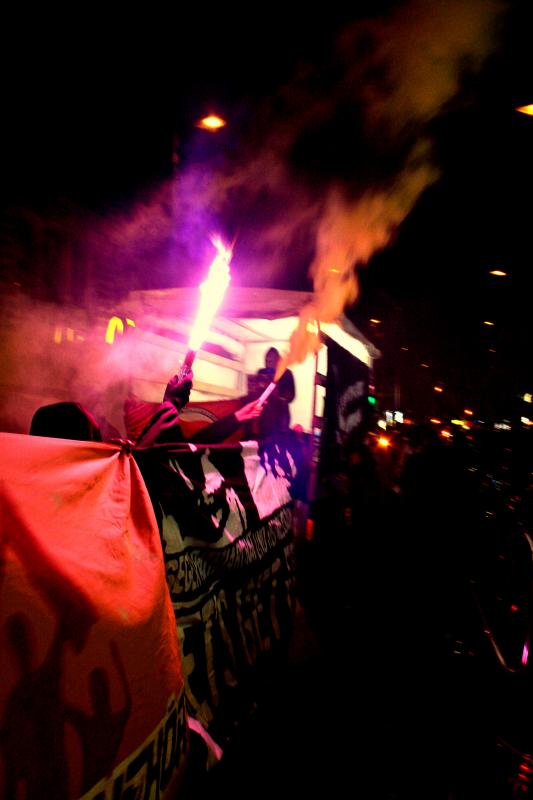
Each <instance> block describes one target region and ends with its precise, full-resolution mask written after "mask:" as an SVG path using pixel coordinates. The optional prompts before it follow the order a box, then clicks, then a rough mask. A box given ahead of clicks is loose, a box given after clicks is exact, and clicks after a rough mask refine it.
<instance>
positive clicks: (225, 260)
mask: <svg viewBox="0 0 533 800" xmlns="http://www.w3.org/2000/svg"><path fill="white" fill-rule="evenodd" d="M211 241H212V242H213V245H214V246H215V247H216V249H217V253H216V255H215V257H214V259H213V261H212V262H211V265H210V267H209V274H208V276H207V278H206V279H205V281H203V282H202V283H201V284H200V305H199V307H198V313H197V314H196V319H195V321H194V325H193V326H192V330H191V334H190V336H189V349H190V350H198V348H199V347H200V345H201V344H202V342H203V341H204V339H205V337H206V336H207V332H208V330H209V326H210V325H211V322H212V321H213V317H214V316H215V314H216V313H217V310H218V307H219V306H220V304H221V302H222V300H223V298H224V295H225V293H226V289H227V288H228V286H229V282H230V270H229V265H230V261H231V256H232V249H231V247H226V246H225V245H224V243H223V242H222V240H221V239H220V238H219V237H218V236H214V237H213V238H212V239H211Z"/></svg>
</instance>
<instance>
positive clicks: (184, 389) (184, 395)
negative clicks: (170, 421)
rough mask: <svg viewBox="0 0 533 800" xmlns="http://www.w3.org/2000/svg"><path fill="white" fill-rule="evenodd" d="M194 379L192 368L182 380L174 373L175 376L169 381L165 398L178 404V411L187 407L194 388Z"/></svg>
mask: <svg viewBox="0 0 533 800" xmlns="http://www.w3.org/2000/svg"><path fill="white" fill-rule="evenodd" d="M192 379H193V373H192V370H190V369H189V371H188V372H187V373H186V375H185V376H184V377H183V378H182V379H181V380H179V378H178V376H177V375H174V377H172V378H171V379H170V380H169V382H168V383H167V388H166V389H165V395H164V397H163V400H165V401H170V402H171V403H173V404H174V405H175V406H176V408H177V409H178V411H181V409H182V408H185V406H186V405H187V403H188V402H189V396H190V394H191V389H192Z"/></svg>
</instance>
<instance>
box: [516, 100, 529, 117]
mask: <svg viewBox="0 0 533 800" xmlns="http://www.w3.org/2000/svg"><path fill="white" fill-rule="evenodd" d="M515 111H520V113H521V114H527V115H528V116H529V117H533V103H531V104H530V105H528V106H518V108H516V109H515Z"/></svg>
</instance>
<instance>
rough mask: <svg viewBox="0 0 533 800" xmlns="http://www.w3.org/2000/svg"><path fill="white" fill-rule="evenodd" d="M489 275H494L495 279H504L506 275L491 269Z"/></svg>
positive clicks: (501, 271) (500, 270)
mask: <svg viewBox="0 0 533 800" xmlns="http://www.w3.org/2000/svg"><path fill="white" fill-rule="evenodd" d="M489 275H495V276H496V277H497V278H506V277H507V273H506V272H504V271H503V270H502V269H491V271H490V272H489Z"/></svg>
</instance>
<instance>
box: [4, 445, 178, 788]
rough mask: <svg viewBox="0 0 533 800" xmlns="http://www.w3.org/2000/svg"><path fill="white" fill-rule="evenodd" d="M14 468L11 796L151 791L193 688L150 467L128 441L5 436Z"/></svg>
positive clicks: (10, 487) (7, 608) (7, 612)
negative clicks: (174, 712)
mask: <svg viewBox="0 0 533 800" xmlns="http://www.w3.org/2000/svg"><path fill="white" fill-rule="evenodd" d="M0 463H1V472H0V474H1V475H2V481H1V482H0V512H1V520H2V524H1V528H0V607H1V620H0V663H1V664H2V680H1V681H0V797H17V796H21V797H22V796H24V797H26V798H27V800H32V798H37V797H54V798H55V800H62V798H71V797H72V798H74V797H79V796H81V795H83V794H84V793H85V792H88V791H89V790H90V789H91V788H93V787H94V785H95V784H98V786H101V788H102V789H103V788H104V787H105V786H106V785H107V782H112V781H119V780H122V781H123V788H124V790H125V788H126V787H127V786H130V785H138V783H139V781H141V780H144V779H145V778H146V774H145V776H144V778H143V777H142V776H141V772H142V770H143V769H144V771H145V773H146V769H147V767H146V764H145V766H144V768H143V767H142V763H141V762H142V759H143V757H144V756H145V755H146V753H147V752H148V753H150V752H152V753H153V755H152V760H153V761H155V762H156V764H157V759H158V755H157V754H158V736H159V738H160V740H161V742H163V743H164V739H165V737H164V735H163V734H159V733H157V729H158V727H159V729H160V730H163V731H164V726H163V728H162V727H161V723H162V721H165V720H166V719H167V718H168V713H167V712H168V709H169V708H170V707H171V706H172V703H174V704H175V705H176V706H177V707H178V709H179V708H180V706H181V703H182V698H183V678H182V671H181V660H180V654H179V648H178V642H177V634H176V626H175V622H174V617H173V613H172V609H171V606H170V602H169V597H168V592H167V588H166V583H165V575H164V567H163V560H162V551H161V544H160V539H159V534H158V530H157V525H156V521H155V518H154V514H153V510H152V507H151V504H150V500H149V498H148V494H147V492H146V488H145V486H144V482H143V480H142V478H141V476H140V473H139V471H138V468H137V465H136V463H135V461H134V460H133V458H132V457H131V456H130V455H128V454H127V453H125V452H123V451H121V450H120V449H119V447H117V446H115V445H110V444H99V443H88V442H87V443H85V442H73V441H66V440H60V439H48V438H41V437H31V436H24V435H18V434H0ZM169 704H170V706H169ZM181 713H182V712H181ZM178 716H179V714H178ZM185 727H186V726H185V724H184V721H183V719H182V721H181V722H180V725H178V728H177V734H176V733H175V735H177V737H178V738H179V739H183V740H184V739H185ZM167 729H168V730H170V724H169V725H167ZM175 731H176V728H175ZM154 732H156V733H155V734H154ZM151 737H152V738H154V743H153V747H152V745H150V743H149V741H148V740H150V739H151ZM167 739H168V737H167ZM147 742H148V743H147ZM182 743H183V742H182ZM167 745H168V747H167V749H168V748H170V750H172V747H173V746H174V745H173V744H172V743H171V742H170V739H168V741H167ZM147 748H148V749H147ZM163 749H164V747H163ZM170 750H169V752H170ZM137 751H138V752H137ZM160 751H161V747H160V748H159V752H160ZM134 753H137V755H138V758H137V761H136V762H135V763H134V764H133V766H132V764H131V762H132V756H133V754H134ZM128 770H129V772H128ZM113 772H114V773H115V774H114V777H113V778H111V775H112V773H113ZM127 772H128V774H126V773H127ZM171 772H172V769H168V768H167V770H166V772H165V776H164V780H163V784H164V785H160V789H161V796H162V797H164V796H165V792H164V789H165V786H166V785H169V784H170V781H171V779H174V778H175V775H171ZM121 776H122V777H121ZM154 776H155V777H154ZM148 779H149V780H159V781H160V782H161V775H159V777H158V776H157V770H156V772H153V774H152V776H151V777H149V778H148ZM154 791H155V789H154ZM17 793H20V794H17ZM87 796H88V797H93V793H89V794H88V795H87ZM94 796H95V797H96V794H94ZM106 796H107V794H106ZM117 796H120V794H118V795H117ZM154 796H155V795H154Z"/></svg>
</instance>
